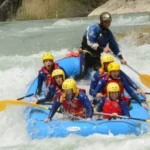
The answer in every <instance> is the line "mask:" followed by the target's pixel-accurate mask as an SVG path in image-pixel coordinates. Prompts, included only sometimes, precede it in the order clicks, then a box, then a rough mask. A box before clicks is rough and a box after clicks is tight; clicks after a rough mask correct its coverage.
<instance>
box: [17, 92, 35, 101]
mask: <svg viewBox="0 0 150 150" xmlns="http://www.w3.org/2000/svg"><path fill="white" fill-rule="evenodd" d="M33 95H34V93H32V94H28V95H26V96H23V97H20V98H18V99H17V100H22V99H24V98H26V97H30V96H33Z"/></svg>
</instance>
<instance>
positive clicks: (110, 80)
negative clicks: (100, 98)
mask: <svg viewBox="0 0 150 150" xmlns="http://www.w3.org/2000/svg"><path fill="white" fill-rule="evenodd" d="M105 80H107V82H106V85H105V88H104V90H103V94H105V95H107V85H108V84H109V83H112V82H116V83H118V85H119V87H120V94H121V97H123V96H124V84H123V82H122V81H121V78H120V77H118V79H115V80H114V79H112V78H111V77H110V76H109V75H108V73H107V74H106V75H105Z"/></svg>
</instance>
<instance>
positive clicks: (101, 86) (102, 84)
mask: <svg viewBox="0 0 150 150" xmlns="http://www.w3.org/2000/svg"><path fill="white" fill-rule="evenodd" d="M105 84H106V81H105V78H101V79H100V80H99V82H98V84H97V86H96V88H95V90H94V92H93V94H92V96H93V97H96V95H97V93H99V92H101V90H102V89H103V88H104V87H105Z"/></svg>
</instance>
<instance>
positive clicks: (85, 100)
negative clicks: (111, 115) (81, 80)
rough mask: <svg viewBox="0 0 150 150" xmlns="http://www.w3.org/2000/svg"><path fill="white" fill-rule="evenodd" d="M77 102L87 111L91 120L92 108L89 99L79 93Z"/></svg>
mask: <svg viewBox="0 0 150 150" xmlns="http://www.w3.org/2000/svg"><path fill="white" fill-rule="evenodd" d="M78 100H79V101H80V102H81V103H82V104H83V106H84V107H85V108H86V109H87V111H88V117H89V118H92V117H93V107H92V105H91V102H90V101H89V98H88V97H87V95H86V94H85V93H83V92H82V91H81V92H80V93H79V95H78Z"/></svg>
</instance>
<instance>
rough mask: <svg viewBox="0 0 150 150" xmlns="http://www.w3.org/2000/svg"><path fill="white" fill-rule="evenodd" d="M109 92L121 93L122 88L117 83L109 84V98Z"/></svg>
mask: <svg viewBox="0 0 150 150" xmlns="http://www.w3.org/2000/svg"><path fill="white" fill-rule="evenodd" d="M109 92H120V87H119V85H118V84H117V83H116V82H112V83H109V84H108V85H107V95H108V96H109Z"/></svg>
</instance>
